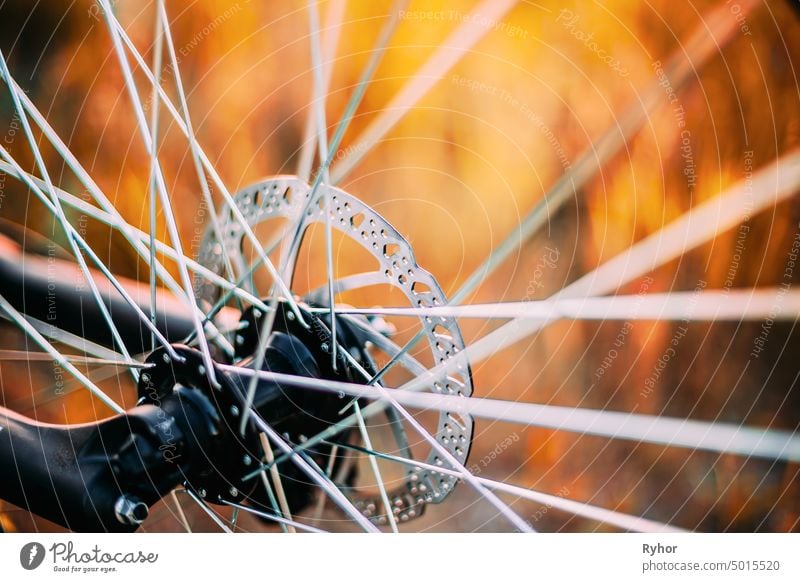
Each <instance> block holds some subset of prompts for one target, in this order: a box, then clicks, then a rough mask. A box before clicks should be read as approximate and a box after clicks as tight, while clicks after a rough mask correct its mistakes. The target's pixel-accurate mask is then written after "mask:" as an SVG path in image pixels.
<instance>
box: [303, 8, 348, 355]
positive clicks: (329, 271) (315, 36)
mask: <svg viewBox="0 0 800 582" xmlns="http://www.w3.org/2000/svg"><path fill="white" fill-rule="evenodd" d="M308 21H309V29H310V31H311V33H310V35H309V36H310V38H311V60H312V65H311V67H312V69H313V73H314V103H313V107H314V111H315V113H316V125H317V144H318V145H319V157H320V159H324V156H325V154H326V152H327V150H328V122H327V120H326V118H325V98H324V95H325V86H324V85H325V81H324V79H323V70H322V68H323V67H322V55H321V52H322V49H321V48H320V41H319V16H318V14H317V0H309V2H308ZM322 180H323V183H326V184H328V183H330V181H331V178H330V176H329V175H328V168H327V166H325V165H323V167H322ZM324 197H325V205H324V208H323V212H325V270H326V275H327V278H328V309H329V311H330V316H331V337H332V338H333V341H332V342H331V365H332V366H333V369H334V371H335V370H336V368H337V366H336V358H337V351H338V344H339V342H338V341H337V340H336V338H337V337H338V336H337V335H336V317H335V316H334V309H335V303H334V293H333V232H332V230H331V211H332V206H331V195H330V190H328V189H327V188H326V189H325V190H324ZM301 216H305V215H301ZM301 220H302V218H301Z"/></svg>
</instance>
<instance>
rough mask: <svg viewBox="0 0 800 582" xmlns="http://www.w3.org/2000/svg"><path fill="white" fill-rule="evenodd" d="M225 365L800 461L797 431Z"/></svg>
mask: <svg viewBox="0 0 800 582" xmlns="http://www.w3.org/2000/svg"><path fill="white" fill-rule="evenodd" d="M225 369H226V370H230V371H233V372H236V373H240V374H243V375H245V376H250V375H258V376H260V377H262V378H266V379H270V380H274V381H276V382H279V383H280V384H281V385H282V386H294V387H297V388H304V389H312V390H321V391H328V392H330V391H334V392H342V393H344V394H347V395H349V396H355V397H358V398H369V399H371V400H381V401H383V400H386V401H389V404H392V403H393V402H392V401H395V402H397V403H399V404H402V405H405V406H411V407H413V408H419V409H425V410H441V411H446V412H455V413H458V414H465V415H472V416H478V417H481V418H488V419H492V420H502V421H505V422H515V423H519V424H524V425H529V426H538V427H542V428H549V429H553V430H563V431H567V432H575V433H579V434H585V435H595V436H603V437H607V438H611V439H624V440H632V441H636V442H642V443H652V444H658V445H664V446H672V447H685V448H689V449H697V450H707V451H713V452H718V453H732V454H737V455H743V456H748V457H763V458H767V459H777V460H784V461H791V462H798V461H800V435H798V434H797V433H795V432H792V431H785V430H777V429H775V430H774V429H762V428H755V427H747V426H742V425H736V424H729V423H722V422H705V421H700V420H689V419H680V418H670V417H664V416H652V415H646V414H637V413H632V412H616V411H609V410H592V409H585V408H570V407H567V406H551V405H544V404H532V403H528V402H515V401H507V400H495V399H491V398H477V397H471V398H462V397H460V396H451V395H447V394H431V393H420V392H410V391H408V390H404V389H403V388H402V387H401V388H399V389H394V390H392V391H391V394H389V393H388V392H389V391H388V390H386V389H381V388H380V387H378V390H375V389H374V388H373V387H370V386H363V385H361V384H349V383H346V382H333V381H325V382H323V381H318V380H310V379H308V378H300V377H297V376H288V375H285V374H275V373H270V372H255V371H252V370H248V369H243V368H236V367H233V366H225ZM370 412H371V411H370ZM367 413H368V409H367V408H365V409H364V414H365V416H367ZM326 438H327V437H326Z"/></svg>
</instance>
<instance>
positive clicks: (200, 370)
mask: <svg viewBox="0 0 800 582" xmlns="http://www.w3.org/2000/svg"><path fill="white" fill-rule="evenodd" d="M197 373H198V374H200V375H201V376H205V374H206V367H205V366H199V367H198V368H197Z"/></svg>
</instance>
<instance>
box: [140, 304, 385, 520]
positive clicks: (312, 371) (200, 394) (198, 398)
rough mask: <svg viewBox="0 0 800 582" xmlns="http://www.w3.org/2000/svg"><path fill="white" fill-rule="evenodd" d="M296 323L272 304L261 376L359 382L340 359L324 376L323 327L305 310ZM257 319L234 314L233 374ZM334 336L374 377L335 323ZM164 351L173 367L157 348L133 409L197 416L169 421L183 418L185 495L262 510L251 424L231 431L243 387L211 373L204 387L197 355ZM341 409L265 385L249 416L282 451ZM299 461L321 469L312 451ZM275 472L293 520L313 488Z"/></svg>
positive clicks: (250, 363)
mask: <svg viewBox="0 0 800 582" xmlns="http://www.w3.org/2000/svg"><path fill="white" fill-rule="evenodd" d="M300 313H301V315H302V318H303V321H304V322H305V323H306V325H303V324H302V323H301V322H300V321H299V319H298V317H297V315H296V314H295V313H294V312H293V311H292V310H291V309H290V307H289V306H288V305H287V304H286V303H285V302H278V303H277V312H276V315H275V319H274V322H273V328H272V331H271V333H270V335H269V338H268V339H267V344H266V352H265V356H264V362H263V365H262V370H264V371H268V372H275V373H281V374H289V375H294V376H304V377H309V378H320V379H331V380H339V381H344V382H363V381H364V379H363V376H362V375H361V374H360V373H359V372H358V371H357V369H356V368H355V366H353V365H352V364H351V363H350V361H349V359H348V358H346V357H345V356H344V354H341V352H340V354H339V356H338V360H337V365H336V368H335V369H334V367H333V363H332V361H331V355H330V349H331V345H332V337H331V333H330V325H329V323H330V322H329V320H328V319H327V318H323V317H320V316H317V315H316V314H314V313H312V312H311V311H309V310H308V309H307V308H301V310H300ZM265 319H266V314H265V313H264V312H262V311H260V310H258V309H256V308H250V309H248V310H246V311H245V312H244V313H243V314H242V317H241V321H240V326H239V331H238V332H237V335H236V338H235V345H236V354H235V364H236V365H237V366H241V367H244V368H250V369H253V368H254V366H255V358H256V354H255V352H256V350H257V346H258V342H259V333H260V331H261V328H262V325H263V322H264V320H265ZM337 336H338V342H339V346H340V350H341V349H346V350H348V354H349V355H350V356H351V357H352V358H353V359H354V360H355V361H357V362H358V363H359V365H360V366H362V367H363V368H364V369H366V370H368V371H370V372H374V370H373V369H372V368H371V365H370V363H369V359H368V358H366V357H365V354H364V352H363V347H362V346H363V342H360V341H359V337H358V335H357V333H356V332H355V331H354V330H353V329H352V328H351V326H349V325H348V323H347V322H346V321H345V320H342V319H337ZM173 347H174V349H175V351H177V353H178V354H179V355H180V356H181V358H182V359H183V361H175V359H174V358H172V357H170V356H169V354H168V352H167V350H166V349H164V348H160V349H158V350H156V351H154V352H153V353H152V354H151V355H150V356H149V357H148V359H147V362H148V363H150V364H152V367H151V368H149V369H148V370H147V371H146V372H145V373H143V374H142V376H141V379H140V382H139V395H140V398H141V401H142V403H143V404H152V405H155V406H162V403H163V402H172V401H173V400H174V399H175V398H176V397H177V398H179V399H183V400H186V399H189V398H191V400H192V402H193V403H194V406H193V408H194V409H197V408H198V406H199V407H200V408H202V409H203V410H204V414H202V415H197V414H193V415H181V414H178V416H179V417H180V416H183V418H179V419H178V424H179V425H181V431H182V433H183V434H184V446H183V449H182V450H181V453H180V455H181V456H183V458H182V459H175V461H177V462H178V464H179V465H180V466H181V467H182V469H183V472H184V476H185V479H186V485H187V487H190V488H191V489H192V490H194V491H195V492H196V493H197V494H198V495H200V496H201V497H203V498H205V499H206V500H207V501H209V502H213V503H219V502H223V501H233V502H237V503H241V502H243V501H248V502H250V503H252V504H255V505H259V506H262V507H264V508H267V509H272V507H271V505H269V500H268V497H267V494H266V490H265V488H264V486H263V484H262V483H261V480H260V479H258V478H253V472H254V471H255V470H257V469H258V468H259V467H260V466H261V464H262V463H263V462H264V457H263V452H262V449H261V445H260V443H259V438H260V437H259V434H260V432H261V431H260V430H259V429H258V426H257V424H256V422H255V419H254V418H253V417H252V416H251V417H250V418H249V420H248V422H247V423H246V425H245V430H244V433H242V432H241V430H240V426H241V419H242V413H243V411H244V409H245V406H246V395H247V391H248V388H249V383H250V377H248V376H243V375H239V374H235V373H230V372H226V371H224V370H222V369H221V368H219V367H216V366H215V370H214V372H215V376H216V379H217V382H218V386H212V385H211V383H210V382H209V378H208V374H207V373H206V369H205V366H204V363H203V359H202V356H201V354H200V352H199V351H197V350H195V349H192V348H188V347H186V346H178V345H176V346H173ZM198 403H200V404H198ZM346 404H347V398H346V397H344V396H342V395H340V394H338V393H330V394H328V393H325V392H320V391H309V390H303V389H296V388H286V387H284V386H281V385H280V384H278V383H276V382H274V381H271V380H267V379H259V380H258V382H257V385H256V390H255V397H254V399H253V410H254V411H256V413H257V414H258V415H259V416H260V417H261V418H263V419H264V421H266V423H267V424H268V425H269V426H270V427H272V428H273V429H274V430H275V432H277V433H278V434H279V435H281V436H282V437H283V438H284V439H285V441H286V442H287V443H288V444H289V445H297V444H300V443H302V442H303V441H304V440H305V438H306V437H309V436H313V435H315V434H317V433H318V432H321V431H322V430H324V429H325V428H327V427H328V426H330V425H331V424H334V423H336V422H337V421H338V420H341V418H342V417H341V414H340V411H341V409H342V408H343V407H344V406H345V405H346ZM170 408H174V406H172V405H171V406H170ZM346 436H347V435H346V434H345V435H342V436H341V437H340V438H345V437H346ZM273 448H274V449H275V451H276V453H275V454H276V456H280V451H279V450H277V448H276V447H274V445H273ZM163 454H164V456H165V457H167V456H170V455H175V454H176V453H175V451H172V450H170V449H169V448H166V449H165V450H164V451H163ZM305 454H306V455H308V457H309V458H310V459H311V460H312V461H314V462H315V463H316V464H317V465H318V466H320V467H327V465H328V461H329V455H330V445H326V444H320V445H317V446H315V447H313V448H309V449H308V450H306V451H305ZM278 472H279V474H280V476H281V481H282V483H283V489H284V492H285V494H286V497H287V501H288V503H289V506H290V510H291V511H292V512H293V513H294V512H298V511H300V510H302V509H303V508H304V507H306V506H307V505H308V504H309V503H310V502H311V500H312V499H313V495H314V491H315V486H314V485H313V482H312V481H311V480H310V479H309V477H308V476H307V475H305V474H304V473H302V472H301V470H300V469H299V468H298V467H297V466H296V465H295V464H294V463H292V462H291V461H289V460H286V461H285V462H283V463H280V464H279V465H278ZM354 478H355V475H354V474H351V475H349V476H348V479H347V481H348V482H352V480H353V479H354Z"/></svg>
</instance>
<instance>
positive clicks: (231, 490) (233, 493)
mask: <svg viewBox="0 0 800 582" xmlns="http://www.w3.org/2000/svg"><path fill="white" fill-rule="evenodd" d="M229 493H230V494H231V497H236V496H237V495H239V490H238V489H237V488H236V487H231V489H230V491H229Z"/></svg>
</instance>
